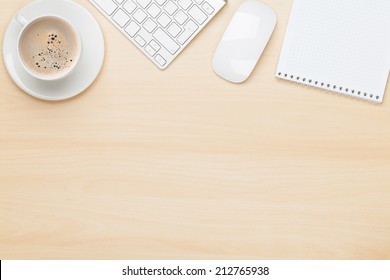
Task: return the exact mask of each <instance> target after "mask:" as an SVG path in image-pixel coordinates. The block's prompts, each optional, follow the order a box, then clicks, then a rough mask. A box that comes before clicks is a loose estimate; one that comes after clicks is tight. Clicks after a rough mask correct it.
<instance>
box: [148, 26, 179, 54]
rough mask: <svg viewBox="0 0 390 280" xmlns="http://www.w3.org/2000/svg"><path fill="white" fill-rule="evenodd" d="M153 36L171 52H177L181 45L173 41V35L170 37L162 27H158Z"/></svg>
mask: <svg viewBox="0 0 390 280" xmlns="http://www.w3.org/2000/svg"><path fill="white" fill-rule="evenodd" d="M153 37H154V38H156V40H157V41H158V42H159V43H160V44H161V45H162V46H163V47H164V48H166V49H167V50H168V51H169V52H170V53H171V54H175V53H176V52H177V51H178V50H179V49H180V46H179V45H178V44H176V43H175V41H173V40H172V39H171V37H169V35H168V34H167V33H165V32H164V31H163V30H162V29H161V28H158V29H157V31H156V32H154V34H153Z"/></svg>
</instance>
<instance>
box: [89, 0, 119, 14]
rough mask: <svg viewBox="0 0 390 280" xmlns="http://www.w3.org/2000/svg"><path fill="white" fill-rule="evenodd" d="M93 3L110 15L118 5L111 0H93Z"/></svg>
mask: <svg viewBox="0 0 390 280" xmlns="http://www.w3.org/2000/svg"><path fill="white" fill-rule="evenodd" d="M94 1H95V3H96V4H97V5H98V6H99V7H100V8H101V9H102V10H103V11H104V12H105V13H106V14H107V15H109V16H110V15H112V13H113V12H114V11H115V10H116V8H118V5H117V4H115V3H114V1H112V0H94Z"/></svg>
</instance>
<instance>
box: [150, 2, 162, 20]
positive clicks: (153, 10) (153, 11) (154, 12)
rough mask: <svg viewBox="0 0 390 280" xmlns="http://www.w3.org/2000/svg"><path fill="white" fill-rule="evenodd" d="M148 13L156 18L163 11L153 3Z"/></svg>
mask: <svg viewBox="0 0 390 280" xmlns="http://www.w3.org/2000/svg"><path fill="white" fill-rule="evenodd" d="M148 13H149V15H151V16H152V18H156V17H157V16H158V15H159V14H160V13H161V9H160V7H159V6H157V5H156V4H155V3H153V4H152V5H150V7H149V9H148Z"/></svg>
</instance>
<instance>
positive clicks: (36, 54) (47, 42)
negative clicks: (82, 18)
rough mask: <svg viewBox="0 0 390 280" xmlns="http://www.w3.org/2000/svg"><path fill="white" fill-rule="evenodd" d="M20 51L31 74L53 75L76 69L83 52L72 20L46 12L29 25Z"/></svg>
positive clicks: (23, 35)
mask: <svg viewBox="0 0 390 280" xmlns="http://www.w3.org/2000/svg"><path fill="white" fill-rule="evenodd" d="M19 53H20V56H21V59H22V61H23V64H24V65H25V67H26V68H27V69H28V70H29V71H30V72H31V73H32V74H34V75H35V76H37V77H42V78H48V79H50V78H51V77H56V76H62V75H65V74H66V73H67V72H70V71H71V70H72V69H73V67H74V66H75V64H76V63H77V60H78V58H79V55H80V42H79V38H78V35H77V33H76V31H75V30H74V29H73V27H72V26H71V25H70V24H69V23H67V22H66V21H64V20H62V19H60V18H57V17H52V16H47V17H44V18H40V19H37V20H36V21H34V22H32V23H31V24H29V26H27V27H26V29H25V30H24V32H23V34H22V36H21V38H20V42H19Z"/></svg>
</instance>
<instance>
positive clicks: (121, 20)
mask: <svg viewBox="0 0 390 280" xmlns="http://www.w3.org/2000/svg"><path fill="white" fill-rule="evenodd" d="M112 19H113V20H114V21H115V22H116V23H117V24H118V25H119V26H120V27H123V26H125V25H126V23H128V22H129V20H130V17H129V16H128V15H127V14H126V13H125V12H124V11H123V10H122V9H119V10H118V11H117V12H116V13H115V15H114V16H113V17H112Z"/></svg>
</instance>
